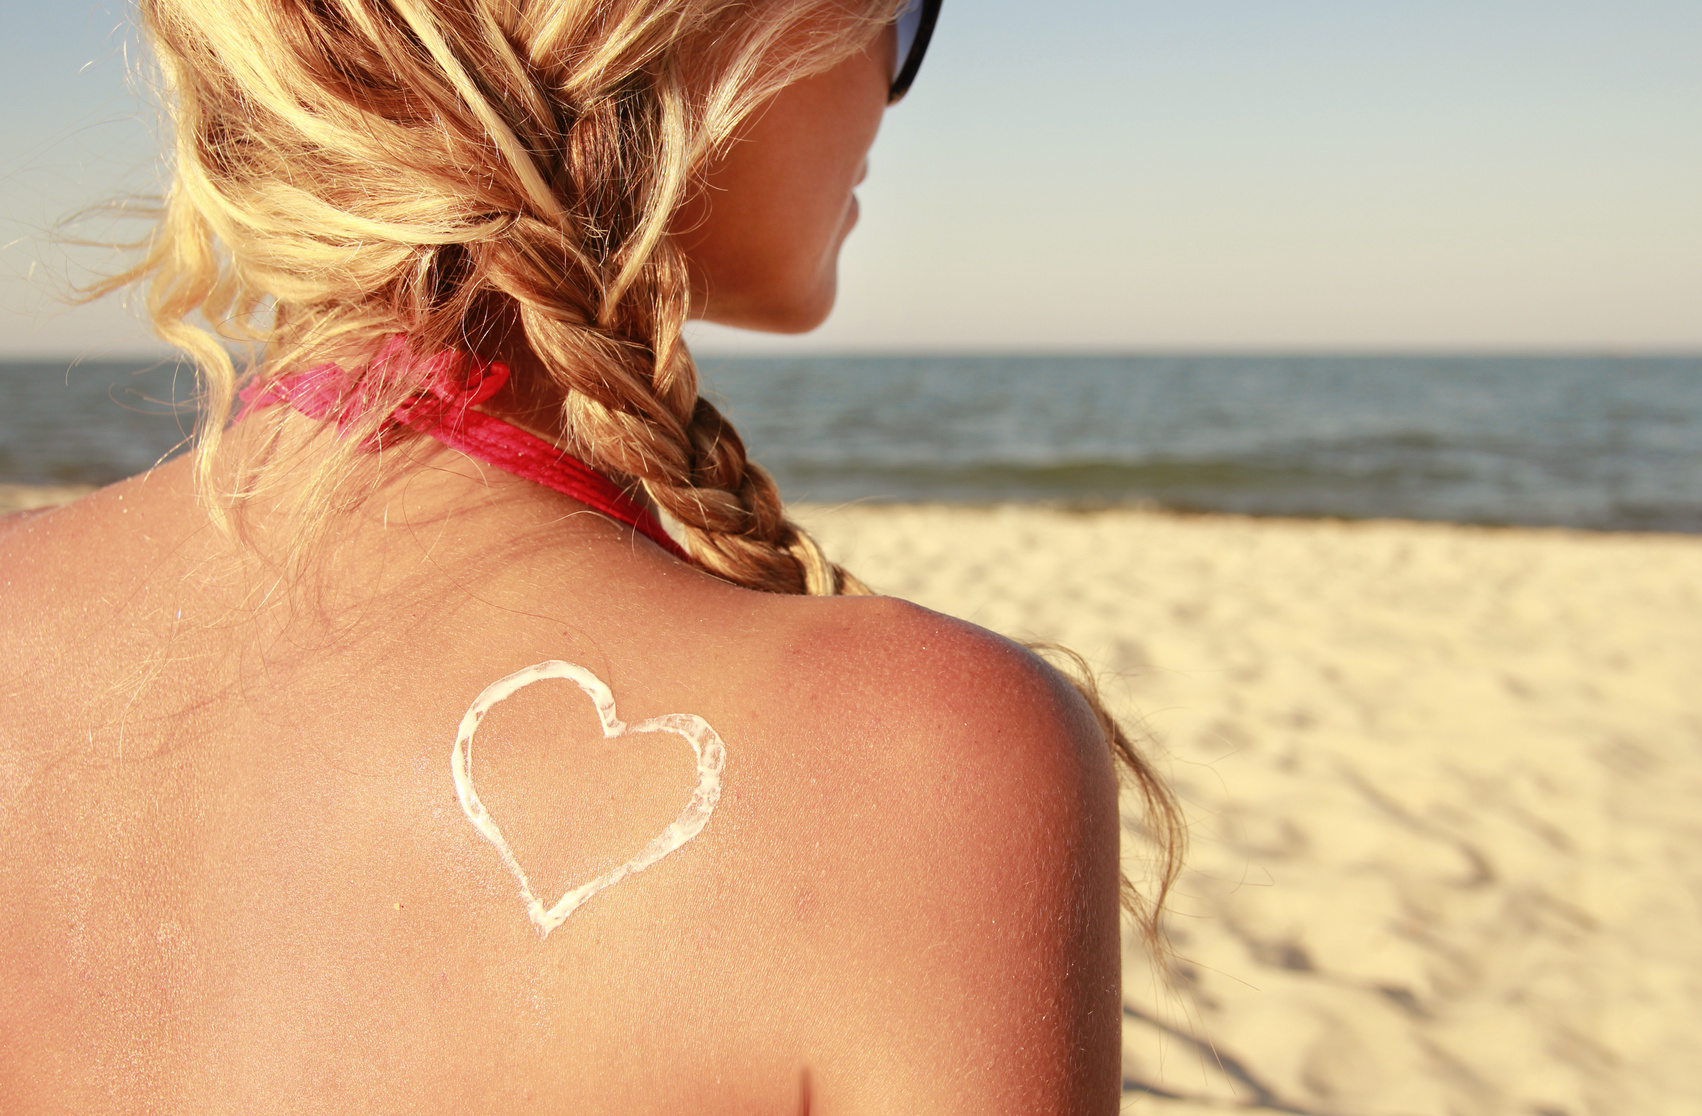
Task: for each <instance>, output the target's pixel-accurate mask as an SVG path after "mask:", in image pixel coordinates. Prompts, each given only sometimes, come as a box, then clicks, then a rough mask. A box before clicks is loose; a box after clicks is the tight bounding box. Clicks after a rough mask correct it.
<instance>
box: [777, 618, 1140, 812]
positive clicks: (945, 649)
mask: <svg viewBox="0 0 1702 1116" xmlns="http://www.w3.org/2000/svg"><path fill="white" fill-rule="evenodd" d="M821 603H822V604H824V605H826V606H827V607H825V608H823V609H821V610H819V611H816V612H815V613H814V614H813V615H811V617H810V619H809V622H808V623H807V624H806V625H804V626H802V627H801V628H799V629H794V630H791V631H790V632H789V633H788V635H789V638H788V640H787V648H786V658H787V662H786V663H785V666H786V669H787V671H788V673H790V674H793V675H794V676H796V677H798V678H800V679H810V680H812V681H810V682H809V683H807V685H808V688H809V693H808V697H809V699H810V701H811V704H813V705H815V706H816V707H817V708H819V709H821V710H823V711H824V712H830V713H831V714H832V715H833V716H835V717H839V718H843V719H845V720H846V721H847V722H849V723H847V724H846V725H845V727H846V728H853V727H854V728H856V729H857V730H859V731H861V732H862V733H863V734H864V735H866V736H870V737H892V738H894V739H898V738H902V739H903V740H904V741H905V742H906V747H904V748H903V749H902V750H900V751H898V752H897V753H895V754H894V755H893V756H892V757H891V760H892V762H894V763H898V764H901V765H903V766H905V767H907V768H911V769H913V771H914V773H915V774H917V775H922V774H923V773H924V772H927V771H936V772H943V771H948V770H949V771H953V772H957V773H958V774H960V775H962V774H966V773H968V772H970V771H974V770H980V769H983V768H986V769H989V770H995V771H997V772H999V773H1000V774H1001V776H1002V778H1001V783H1002V784H1003V785H1005V786H1006V787H1007V788H1011V789H1015V790H1019V791H1021V792H1022V793H1027V792H1028V791H1029V790H1032V789H1034V788H1033V787H1032V786H1028V787H1027V789H1024V784H1023V780H1020V779H1016V780H1013V779H1012V777H1013V776H1016V775H1018V774H1019V773H1020V774H1027V775H1031V776H1034V777H1037V778H1040V779H1042V780H1051V779H1061V780H1064V781H1066V782H1068V783H1071V784H1076V783H1078V782H1079V781H1082V780H1085V781H1087V782H1088V783H1092V782H1095V781H1097V779H1098V777H1099V776H1102V775H1103V776H1104V777H1106V778H1110V777H1111V774H1110V772H1111V769H1110V761H1109V753H1108V752H1107V750H1106V747H1105V742H1104V740H1103V738H1102V736H1101V733H1100V729H1099V726H1098V723H1097V721H1096V719H1095V717H1094V715H1093V712H1092V710H1091V709H1090V708H1089V707H1088V705H1087V704H1086V702H1085V700H1084V699H1083V698H1082V696H1081V694H1080V693H1079V692H1078V691H1077V690H1076V688H1075V687H1074V686H1073V685H1072V684H1071V683H1070V681H1069V679H1067V678H1066V677H1065V676H1064V675H1063V674H1062V673H1060V672H1059V671H1058V670H1057V669H1056V668H1054V667H1053V666H1052V665H1051V664H1049V663H1047V662H1046V661H1045V660H1044V659H1042V658H1040V656H1038V655H1036V654H1035V653H1034V652H1033V651H1031V650H1029V649H1028V648H1026V647H1023V646H1022V645H1020V644H1018V643H1015V642H1013V641H1011V640H1009V639H1006V638H1005V637H1003V636H1000V635H997V634H995V633H993V632H990V631H987V630H986V629H984V628H980V627H977V626H976V625H974V624H970V623H968V622H966V621H963V620H958V619H956V618H954V617H950V616H945V615H942V614H940V613H937V612H933V611H930V610H929V609H926V608H923V607H921V606H920V605H916V604H912V603H910V602H908V601H903V600H899V599H897V598H893V597H863V598H840V599H837V600H834V601H832V602H821ZM988 790H989V792H992V788H988Z"/></svg>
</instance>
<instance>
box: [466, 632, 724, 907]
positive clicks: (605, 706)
mask: <svg viewBox="0 0 1702 1116" xmlns="http://www.w3.org/2000/svg"><path fill="white" fill-rule="evenodd" d="M546 678H565V679H567V680H569V681H570V682H574V683H577V684H578V686H579V688H580V689H581V690H584V691H585V696H586V697H588V698H590V699H591V704H592V705H594V706H596V708H597V719H598V720H600V721H601V722H602V724H603V738H604V739H605V740H613V739H615V738H616V737H620V736H631V735H633V734H635V733H642V732H669V733H673V734H674V735H675V736H679V737H683V738H684V739H685V742H686V743H687V744H690V745H691V750H692V752H693V754H695V755H696V756H697V789H696V790H694V791H692V794H691V801H690V802H688V803H686V807H685V809H684V810H681V811H680V816H679V817H677V818H675V819H674V821H673V823H672V824H671V825H669V826H668V828H666V829H664V830H663V831H662V832H660V833H658V834H657V835H656V836H654V837H652V838H651V839H650V843H649V844H647V845H645V846H644V848H643V849H641V850H639V853H638V855H637V856H635V857H633V858H632V859H631V860H629V861H627V862H626V863H625V864H622V865H621V866H620V867H618V868H613V869H611V870H609V871H607V872H605V873H603V874H602V875H601V876H598V877H597V878H596V879H594V880H592V881H590V882H589V883H583V884H580V885H579V886H578V887H576V888H574V889H573V890H571V891H569V892H568V893H567V894H566V895H563V896H562V897H561V899H560V901H558V902H557V903H556V905H555V906H553V907H550V908H549V909H548V910H545V909H544V905H543V903H541V902H540V901H539V900H538V898H537V896H535V895H533V894H532V885H531V884H530V883H528V882H527V881H526V872H525V870H524V869H523V868H521V867H520V862H519V861H517V860H515V859H514V852H513V850H512V849H510V848H509V847H508V842H507V841H505V840H503V837H502V830H500V829H498V828H497V825H496V822H495V821H494V820H492V818H491V816H490V812H489V811H488V810H486V809H485V807H484V803H482V802H480V801H479V792H478V791H477V790H475V789H474V787H473V733H475V732H477V731H478V728H479V722H480V721H482V720H483V719H484V716H485V714H486V713H489V712H490V711H491V708H492V707H493V706H495V705H496V703H497V702H499V701H502V700H503V699H504V698H509V697H513V696H514V695H515V694H516V693H518V692H520V691H521V690H523V689H525V688H526V687H527V686H530V685H531V684H532V683H534V682H542V681H543V680H544V679H546ZM726 762H727V748H726V745H724V744H722V743H721V738H720V737H719V736H717V735H716V733H715V730H714V729H712V728H710V727H709V722H708V721H705V720H704V719H703V718H702V717H699V716H697V715H696V714H693V713H669V714H666V715H664V716H661V717H651V718H650V719H649V720H647V721H640V722H638V723H637V724H636V725H629V724H627V723H626V722H625V721H622V720H621V719H620V718H619V717H617V716H616V715H615V698H614V695H613V694H611V693H610V692H609V688H608V687H607V686H605V685H604V684H603V680H602V679H600V678H598V677H597V676H596V675H595V674H592V673H591V672H590V671H588V670H586V669H585V668H584V667H582V666H575V665H574V664H573V663H565V662H562V661H561V660H560V659H551V660H549V661H548V662H543V663H538V664H537V665H535V666H529V667H527V668H526V669H525V670H517V671H515V672H514V673H513V674H510V675H509V676H508V677H507V678H499V679H498V680H497V681H495V682H492V683H491V684H490V685H489V686H486V687H485V690H484V693H482V694H480V695H479V696H478V697H477V698H475V699H474V701H473V704H472V706H470V707H469V708H468V710H467V715H466V716H465V717H462V718H461V731H460V732H459V733H458V734H457V735H456V737H455V750H454V751H452V752H451V753H450V754H449V771H450V774H451V775H453V776H454V778H455V794H456V797H458V798H460V800H461V809H462V810H463V811H464V812H465V813H466V815H467V820H468V821H470V822H472V823H473V828H474V829H476V830H478V831H479V836H481V837H483V838H484V839H485V840H487V841H489V842H490V843H491V844H493V845H495V846H496V851H497V852H498V854H500V855H501V856H502V862H503V863H504V864H506V865H508V870H509V871H510V872H513V873H514V878H515V879H517V880H519V881H520V898H521V900H522V901H524V902H525V904H526V914H527V916H528V917H529V918H531V920H532V922H533V924H534V925H535V926H537V928H538V936H539V937H548V936H549V933H550V931H551V930H554V929H555V928H556V927H558V926H560V925H561V924H562V923H564V922H566V921H567V917H568V916H569V915H571V914H572V913H573V912H574V911H576V910H578V909H579V908H580V907H581V906H583V905H584V904H585V902H586V901H587V900H589V899H590V898H591V897H592V896H593V895H596V894H597V893H598V892H599V891H602V890H603V889H604V888H609V887H613V886H614V885H616V884H618V883H620V882H621V881H622V880H624V879H626V878H627V877H628V876H630V875H632V874H634V873H635V872H642V871H644V870H645V869H646V868H648V867H650V866H651V865H652V864H654V863H656V862H657V861H658V860H661V859H662V858H663V857H664V856H667V855H668V854H669V853H671V852H673V851H674V850H675V849H677V848H679V847H680V846H681V845H683V844H685V843H686V842H687V841H690V840H691V839H692V838H693V837H696V836H697V835H698V834H699V833H701V832H702V831H703V827H704V826H705V825H706V824H708V822H709V815H710V814H711V813H713V812H714V810H715V803H716V802H718V801H719V800H720V798H721V768H722V766H723V765H724V764H725V763H726Z"/></svg>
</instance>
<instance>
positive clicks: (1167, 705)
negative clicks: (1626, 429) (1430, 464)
mask: <svg viewBox="0 0 1702 1116" xmlns="http://www.w3.org/2000/svg"><path fill="white" fill-rule="evenodd" d="M803 515H804V519H805V521H806V522H807V523H808V525H809V526H810V527H811V529H812V530H813V531H814V532H815V533H816V534H817V535H818V537H819V538H820V539H821V540H822V541H823V542H824V543H825V544H826V545H827V547H828V548H829V550H830V551H831V552H832V553H833V554H834V555H835V556H836V558H838V559H839V560H840V561H842V562H844V563H845V564H846V565H847V566H848V567H849V568H851V569H852V570H854V571H855V572H856V573H857V574H858V575H859V576H861V577H863V578H864V579H866V580H867V581H868V582H869V583H870V584H871V585H873V586H875V587H876V588H878V589H880V590H882V591H884V592H889V593H894V594H897V595H900V596H904V597H908V598H911V599H913V600H916V601H918V602H920V603H922V604H924V605H927V606H929V607H931V608H935V609H939V610H940V611H942V612H948V613H951V614H953V615H957V616H961V617H964V618H966V619H969V620H973V621H974V622H976V623H978V624H982V625H985V626H987V627H989V628H992V629H995V630H997V631H1000V632H1003V633H1005V634H1007V635H1011V636H1015V637H1019V638H1025V639H1043V640H1055V641H1059V642H1062V643H1065V644H1067V645H1069V646H1072V647H1074V648H1075V649H1077V650H1079V651H1080V652H1082V653H1084V654H1085V655H1087V656H1088V657H1089V659H1090V660H1092V661H1093V662H1094V663H1095V664H1096V665H1097V666H1098V667H1099V668H1100V669H1102V670H1103V671H1105V672H1106V676H1105V678H1104V680H1103V681H1104V685H1105V691H1106V694H1107V697H1108V698H1109V699H1110V701H1111V702H1112V704H1113V707H1114V708H1115V709H1116V711H1117V712H1118V713H1119V714H1120V715H1121V716H1122V717H1123V718H1124V719H1125V721H1126V723H1131V724H1137V725H1142V726H1144V727H1145V728H1146V730H1147V731H1148V732H1149V734H1150V735H1151V737H1152V738H1153V740H1154V742H1155V743H1154V745H1153V747H1154V754H1155V756H1156V757H1157V760H1158V763H1159V765H1160V767H1161V769H1162V770H1164V771H1165V773H1166V774H1167V775H1168V776H1169V777H1170V779H1171V780H1172V781H1173V783H1174V785H1175V786H1176V787H1177V789H1178V790H1179V792H1180V793H1181V795H1182V797H1183V799H1184V801H1185V805H1186V809H1187V813H1188V817H1189V822H1190V829H1191V840H1192V845H1191V848H1190V852H1189V862H1188V867H1187V870H1186V872H1185V874H1184V876H1183V878H1182V879H1181V881H1180V882H1179V884H1178V887H1177V890H1176V892H1175V894H1174V896H1173V898H1172V901H1171V908H1170V915H1169V919H1168V927H1169V931H1170V936H1171V939H1172V940H1173V942H1174V944H1175V950H1176V954H1177V959H1176V961H1175V963H1174V964H1173V965H1172V966H1170V970H1171V971H1170V972H1169V973H1168V974H1167V975H1161V974H1158V973H1156V972H1155V968H1154V965H1153V963H1152V961H1151V959H1149V958H1148V957H1146V956H1145V955H1144V954H1142V953H1141V952H1139V951H1137V950H1133V949H1131V950H1130V951H1129V952H1128V953H1127V955H1126V958H1125V967H1124V997H1125V1013H1124V1021H1125V1026H1124V1078H1125V1110H1126V1111H1131V1112H1137V1113H1138V1112H1150V1113H1162V1114H1164V1116H1183V1114H1187V1116H1194V1114H1204V1113H1220V1112H1237V1113H1244V1112H1256V1113H1266V1112H1270V1113H1277V1112H1283V1113H1332V1114H1344V1116H1345V1114H1352V1116H1385V1114H1387V1116H1397V1114H1399V1116H1430V1114H1435V1116H1444V1114H1448V1116H1468V1114H1469V1116H1477V1114H1483V1116H1489V1114H1498V1113H1507V1114H1514V1113H1517V1114H1521V1116H1562V1114H1565V1116H1585V1114H1608V1113H1624V1114H1627V1116H1632V1114H1636V1116H1657V1114H1669V1113H1670V1114H1674V1116H1677V1114H1689V1113H1697V1112H1702V1059H1698V1058H1697V1057H1696V1056H1695V1052H1696V1048H1697V1043H1698V1036H1702V811H1699V810H1698V808H1697V803H1698V801H1702V685H1699V684H1698V679H1699V677H1702V537H1694V536H1678V535H1636V534H1591V533H1585V532H1575V531H1565V530H1554V529H1495V528H1468V527H1457V526H1452V525H1447V524H1434V523H1411V522H1394V521H1382V522H1378V521H1372V522H1352V523H1349V522H1335V521H1327V520H1281V519H1251V518H1239V517H1232V516H1178V515H1174V514H1165V513H1158V512H1139V511H1100V512H1090V513H1075V512H1069V511H1062V510H1047V509H1043V508H1036V507H1014V506H1007V507H1002V508H987V509H977V508H968V507H948V506H848V507H842V508H838V509H828V508H810V509H805V510H804V513H803ZM1132 808H1133V807H1132V804H1131V806H1130V809H1132ZM1128 820H1129V822H1130V826H1129V827H1130V828H1131V829H1134V828H1136V826H1137V825H1138V819H1135V818H1130V819H1128ZM1128 844H1129V848H1128V849H1127V850H1126V860H1127V862H1128V866H1129V869H1130V870H1131V872H1132V873H1134V874H1135V875H1136V877H1137V878H1139V876H1140V873H1141V870H1142V867H1143V865H1142V862H1141V858H1140V856H1139V851H1140V846H1139V844H1138V842H1137V841H1135V840H1132V839H1131V840H1130V841H1129V842H1128Z"/></svg>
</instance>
